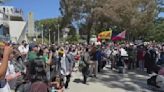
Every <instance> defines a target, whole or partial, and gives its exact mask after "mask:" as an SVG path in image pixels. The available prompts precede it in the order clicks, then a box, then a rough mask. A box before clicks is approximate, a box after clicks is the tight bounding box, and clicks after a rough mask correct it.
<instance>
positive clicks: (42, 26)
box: [42, 25, 44, 44]
mask: <svg viewBox="0 0 164 92" xmlns="http://www.w3.org/2000/svg"><path fill="white" fill-rule="evenodd" d="M43 29H44V28H43V25H42V44H43V39H44V38H43Z"/></svg>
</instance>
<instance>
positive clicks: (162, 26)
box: [146, 21, 164, 42]
mask: <svg viewBox="0 0 164 92" xmlns="http://www.w3.org/2000/svg"><path fill="white" fill-rule="evenodd" d="M146 40H151V41H152V40H155V41H157V42H164V21H161V22H157V24H155V26H154V28H153V29H152V30H150V31H149V35H148V36H147V37H146Z"/></svg>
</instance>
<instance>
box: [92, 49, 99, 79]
mask: <svg viewBox="0 0 164 92" xmlns="http://www.w3.org/2000/svg"><path fill="white" fill-rule="evenodd" d="M90 56H91V63H92V64H91V69H90V73H91V74H90V76H91V77H92V76H93V77H97V72H98V60H97V48H96V47H95V46H94V47H93V48H92V49H91V53H90Z"/></svg>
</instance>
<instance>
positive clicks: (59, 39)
mask: <svg viewBox="0 0 164 92" xmlns="http://www.w3.org/2000/svg"><path fill="white" fill-rule="evenodd" d="M57 27H58V45H59V44H60V37H59V36H60V33H59V24H58V25H57Z"/></svg>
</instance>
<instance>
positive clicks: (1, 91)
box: [0, 61, 15, 92]
mask: <svg viewBox="0 0 164 92" xmlns="http://www.w3.org/2000/svg"><path fill="white" fill-rule="evenodd" d="M0 65H1V63H0ZM9 74H15V68H14V65H13V64H11V63H10V61H8V68H7V71H6V76H7V75H9ZM0 92H11V89H10V86H9V84H8V82H7V83H6V85H5V87H4V88H0Z"/></svg>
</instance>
